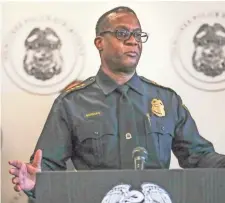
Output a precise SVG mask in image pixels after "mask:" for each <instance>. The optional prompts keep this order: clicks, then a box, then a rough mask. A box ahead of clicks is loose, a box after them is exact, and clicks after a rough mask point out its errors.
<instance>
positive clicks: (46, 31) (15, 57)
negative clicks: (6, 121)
mask: <svg viewBox="0 0 225 203" xmlns="http://www.w3.org/2000/svg"><path fill="white" fill-rule="evenodd" d="M6 24H7V23H6ZM3 31H4V32H5V35H6V36H7V37H6V39H5V40H3V41H4V44H3V48H2V56H3V57H2V62H3V66H4V71H5V72H6V74H7V76H8V77H9V78H10V79H11V81H12V82H13V83H14V84H15V85H16V86H17V87H18V88H20V89H22V90H25V91H27V92H29V93H32V94H41V95H46V94H55V93H59V92H60V91H61V90H62V89H64V88H65V87H66V86H67V85H68V84H69V83H71V82H72V81H74V80H82V78H80V75H81V73H82V71H84V61H85V51H84V44H83V43H82V38H81V37H80V36H79V35H78V33H77V31H76V30H75V28H74V27H73V26H71V25H70V24H69V23H68V22H67V21H66V20H64V19H60V18H57V17H54V16H38V17H30V18H26V19H23V20H21V21H20V22H18V23H15V26H14V27H11V28H10V30H7V31H6V30H3Z"/></svg>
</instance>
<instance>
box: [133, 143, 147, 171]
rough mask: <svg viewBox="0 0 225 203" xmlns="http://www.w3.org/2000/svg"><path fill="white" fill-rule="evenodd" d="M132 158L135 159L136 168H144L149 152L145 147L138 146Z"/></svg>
mask: <svg viewBox="0 0 225 203" xmlns="http://www.w3.org/2000/svg"><path fill="white" fill-rule="evenodd" d="M132 158H133V160H134V169H135V170H143V169H144V165H145V161H146V160H147V158H148V152H147V150H146V149H145V148H144V147H136V148H134V150H133V152H132Z"/></svg>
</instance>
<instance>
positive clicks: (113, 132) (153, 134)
mask: <svg viewBox="0 0 225 203" xmlns="http://www.w3.org/2000/svg"><path fill="white" fill-rule="evenodd" d="M127 85H128V86H129V87H130V88H129V90H128V96H129V98H130V99H131V101H132V105H133V109H134V111H135V121H136V126H137V134H135V135H130V134H129V132H127V133H128V134H125V135H121V134H119V130H118V105H119V104H118V101H119V98H120V93H118V91H116V88H117V87H118V84H116V83H115V82H114V81H113V80H112V79H110V78H109V77H108V76H107V75H106V74H105V73H104V72H103V71H102V70H101V69H100V70H99V72H98V74H97V75H96V77H91V78H89V79H87V80H86V81H84V82H83V83H82V84H80V85H78V86H75V87H74V88H71V89H69V90H68V91H66V92H64V93H62V94H61V95H60V96H59V97H58V98H57V99H56V100H55V102H54V104H53V106H52V108H51V111H50V113H49V116H48V118H47V121H46V123H45V125H44V128H43V131H42V133H41V136H40V138H39V140H38V143H37V145H36V149H35V151H36V150H37V149H42V150H43V159H42V170H65V169H66V161H67V160H68V159H69V158H71V160H72V162H73V164H74V166H75V168H76V169H77V170H98V169H104V170H107V169H124V168H126V169H128V168H130V169H132V168H133V162H132V159H131V156H132V155H131V153H123V157H121V150H123V148H124V146H121V142H120V139H121V136H127V135H129V136H130V137H132V138H131V139H135V142H136V144H137V146H142V147H144V148H145V149H146V150H147V151H148V153H149V159H148V160H147V163H146V165H145V168H147V169H150V168H169V166H170V158H171V151H173V153H174V154H175V156H176V157H177V158H178V161H179V164H180V166H181V167H183V168H194V167H225V156H224V155H220V154H218V153H216V152H215V151H214V148H213V145H212V144H211V143H210V142H209V141H207V140H206V139H204V138H203V137H201V135H200V134H199V131H198V129H197V126H196V123H195V121H194V120H193V118H192V117H191V114H190V112H189V111H188V109H187V108H186V107H185V106H184V105H183V103H182V100H181V98H180V96H178V95H177V94H176V92H174V91H173V90H172V89H170V88H165V87H162V86H160V85H157V84H155V83H153V82H151V81H149V80H147V79H145V78H144V77H139V76H138V75H137V74H135V75H134V76H133V77H132V78H131V79H130V80H129V81H128V82H127ZM129 118H130V115H127V119H129ZM128 141H129V140H128ZM32 159H33V156H32V157H31V160H32ZM121 160H128V161H127V165H125V166H124V165H123V164H122V163H121Z"/></svg>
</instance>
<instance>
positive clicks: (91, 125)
mask: <svg viewBox="0 0 225 203" xmlns="http://www.w3.org/2000/svg"><path fill="white" fill-rule="evenodd" d="M106 134H107V135H113V134H114V129H113V126H112V125H109V124H108V123H107V122H100V121H84V122H82V123H81V124H80V125H79V126H77V136H78V139H79V140H80V142H82V141H84V140H87V139H99V138H100V137H102V136H103V135H106Z"/></svg>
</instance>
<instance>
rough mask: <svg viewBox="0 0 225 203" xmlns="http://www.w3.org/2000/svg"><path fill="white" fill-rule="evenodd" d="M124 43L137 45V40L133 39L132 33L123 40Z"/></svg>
mask: <svg viewBox="0 0 225 203" xmlns="http://www.w3.org/2000/svg"><path fill="white" fill-rule="evenodd" d="M125 44H127V45H133V46H134V45H137V44H138V42H137V40H136V39H135V37H134V35H131V36H130V38H129V39H127V40H126V41H125Z"/></svg>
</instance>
